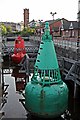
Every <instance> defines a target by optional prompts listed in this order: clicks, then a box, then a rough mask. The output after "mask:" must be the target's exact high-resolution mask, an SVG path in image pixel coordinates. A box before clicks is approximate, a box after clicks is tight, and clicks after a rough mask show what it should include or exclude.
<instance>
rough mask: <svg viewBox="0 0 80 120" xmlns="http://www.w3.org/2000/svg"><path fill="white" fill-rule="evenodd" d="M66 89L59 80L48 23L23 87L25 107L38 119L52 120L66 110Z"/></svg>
mask: <svg viewBox="0 0 80 120" xmlns="http://www.w3.org/2000/svg"><path fill="white" fill-rule="evenodd" d="M67 103H68V88H67V85H66V84H65V83H64V82H63V81H62V80H61V75H60V71H59V66H58V61H57V57H56V53H55V48H54V44H53V41H52V36H51V35H50V29H49V23H48V22H46V24H45V33H44V34H43V36H42V41H41V44H40V48H39V51H38V55H37V59H36V63H35V65H34V74H33V76H32V78H31V82H29V83H28V84H27V85H26V87H25V106H26V109H28V111H29V112H30V113H31V114H33V115H35V116H38V117H43V118H52V117H53V118H54V117H58V116H59V115H61V114H62V113H63V112H64V111H65V110H66V109H67Z"/></svg>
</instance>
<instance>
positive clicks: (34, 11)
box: [0, 0, 78, 23]
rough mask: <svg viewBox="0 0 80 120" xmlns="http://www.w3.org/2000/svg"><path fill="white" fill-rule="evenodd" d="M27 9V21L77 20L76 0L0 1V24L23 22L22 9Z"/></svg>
mask: <svg viewBox="0 0 80 120" xmlns="http://www.w3.org/2000/svg"><path fill="white" fill-rule="evenodd" d="M25 8H27V9H29V21H31V20H33V19H34V20H37V21H38V20H43V21H46V20H52V19H53V17H52V15H51V14H50V12H52V13H54V12H56V13H57V14H55V15H54V19H57V18H65V19H67V20H69V21H76V20H77V13H78V0H0V22H1V21H2V22H6V21H7V22H16V23H18V22H21V21H23V20H24V19H23V12H24V11H23V9H25Z"/></svg>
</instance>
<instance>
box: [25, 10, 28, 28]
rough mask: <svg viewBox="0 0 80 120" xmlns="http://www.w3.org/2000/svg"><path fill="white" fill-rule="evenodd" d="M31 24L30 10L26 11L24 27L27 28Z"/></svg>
mask: <svg viewBox="0 0 80 120" xmlns="http://www.w3.org/2000/svg"><path fill="white" fill-rule="evenodd" d="M28 23H29V9H26V8H25V9H24V27H27V26H28Z"/></svg>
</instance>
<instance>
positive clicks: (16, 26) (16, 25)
mask: <svg viewBox="0 0 80 120" xmlns="http://www.w3.org/2000/svg"><path fill="white" fill-rule="evenodd" d="M1 24H4V25H5V26H6V27H8V26H10V27H11V29H12V31H21V25H20V23H14V22H0V25H1Z"/></svg>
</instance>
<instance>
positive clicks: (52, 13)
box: [50, 12, 57, 20]
mask: <svg viewBox="0 0 80 120" xmlns="http://www.w3.org/2000/svg"><path fill="white" fill-rule="evenodd" d="M50 14H51V15H52V17H53V20H54V15H55V14H57V12H54V13H52V12H50Z"/></svg>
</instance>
